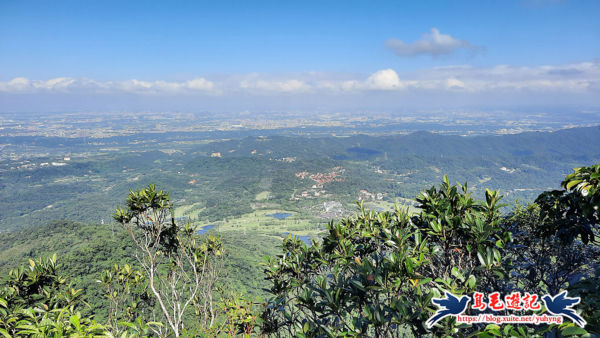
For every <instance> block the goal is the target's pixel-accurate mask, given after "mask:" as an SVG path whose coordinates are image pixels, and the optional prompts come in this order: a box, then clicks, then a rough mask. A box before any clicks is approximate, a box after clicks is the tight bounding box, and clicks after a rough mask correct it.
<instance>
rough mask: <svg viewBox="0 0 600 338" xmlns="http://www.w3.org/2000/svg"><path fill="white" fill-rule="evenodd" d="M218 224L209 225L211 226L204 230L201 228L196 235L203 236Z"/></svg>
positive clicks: (205, 227)
mask: <svg viewBox="0 0 600 338" xmlns="http://www.w3.org/2000/svg"><path fill="white" fill-rule="evenodd" d="M215 225H216V224H209V225H205V226H203V227H202V228H200V230H198V231H197V232H196V233H197V234H198V235H202V234H203V233H205V232H207V231H208V230H210V229H212V228H214V227H215Z"/></svg>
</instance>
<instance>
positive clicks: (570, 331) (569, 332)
mask: <svg viewBox="0 0 600 338" xmlns="http://www.w3.org/2000/svg"><path fill="white" fill-rule="evenodd" d="M560 333H561V334H562V335H563V336H574V335H581V334H586V333H588V332H587V331H586V330H584V329H582V328H580V327H578V326H569V327H567V328H565V329H564V330H561V331H560Z"/></svg>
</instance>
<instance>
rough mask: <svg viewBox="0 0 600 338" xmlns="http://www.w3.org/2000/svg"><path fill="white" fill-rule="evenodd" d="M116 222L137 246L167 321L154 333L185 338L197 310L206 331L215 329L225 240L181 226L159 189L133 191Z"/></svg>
mask: <svg viewBox="0 0 600 338" xmlns="http://www.w3.org/2000/svg"><path fill="white" fill-rule="evenodd" d="M114 219H115V220H116V221H117V222H119V223H121V224H122V225H123V227H124V228H125V229H126V230H127V232H128V233H129V235H130V236H131V239H132V240H133V242H134V243H135V245H136V247H137V251H136V259H137V261H138V263H139V264H140V266H141V268H142V271H143V273H144V275H145V278H146V279H147V281H148V288H149V290H150V293H151V294H152V296H153V297H154V299H155V300H156V302H157V304H158V308H159V313H160V314H161V315H162V316H161V317H162V319H163V320H164V322H165V323H166V324H165V326H164V327H156V328H154V330H156V332H157V333H160V334H162V335H165V334H167V332H171V333H172V334H173V335H175V336H180V335H181V334H182V333H183V331H184V330H185V325H184V319H185V316H186V313H187V312H188V310H189V309H191V308H192V307H195V309H196V313H197V314H198V315H199V316H200V318H201V320H200V324H199V325H200V326H201V328H208V327H211V326H212V325H213V324H214V322H215V317H216V313H215V304H214V300H213V299H214V298H213V291H214V288H215V284H216V281H217V279H218V278H219V275H220V272H221V271H220V270H221V267H222V258H223V256H224V252H223V245H222V242H221V241H220V240H219V239H218V238H216V237H213V236H207V237H205V238H204V240H201V239H200V237H199V236H198V235H196V234H195V231H194V229H192V227H191V225H190V224H189V223H186V224H185V226H183V227H180V226H179V225H178V224H177V223H176V222H175V217H174V214H173V206H172V204H171V202H170V198H169V194H168V193H166V192H163V191H162V190H156V187H155V186H154V185H149V186H148V187H147V188H145V189H142V190H138V191H130V193H129V196H128V197H127V201H126V209H122V208H120V207H118V208H117V211H116V213H115V215H114ZM153 321H155V320H153Z"/></svg>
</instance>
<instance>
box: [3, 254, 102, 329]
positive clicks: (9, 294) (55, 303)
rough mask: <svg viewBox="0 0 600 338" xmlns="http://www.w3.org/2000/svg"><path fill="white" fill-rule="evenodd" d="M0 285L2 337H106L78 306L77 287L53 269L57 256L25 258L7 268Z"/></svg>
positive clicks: (55, 266) (99, 326)
mask: <svg viewBox="0 0 600 338" xmlns="http://www.w3.org/2000/svg"><path fill="white" fill-rule="evenodd" d="M8 277H9V278H8V280H7V281H6V283H5V284H4V285H2V286H1V288H0V335H2V336H4V337H18V336H19V337H20V336H23V337H50V336H51V337H63V336H69V337H71V336H77V337H105V336H106V337H108V331H106V329H105V328H104V327H103V326H102V325H101V324H98V323H96V322H95V321H94V320H92V319H91V318H89V317H84V316H82V315H81V314H80V313H79V311H78V309H79V308H80V307H81V306H82V305H83V304H82V301H81V290H80V289H74V288H73V287H72V285H70V284H69V283H67V280H66V279H65V278H64V277H62V276H60V275H59V274H58V272H57V257H56V255H53V256H52V257H49V258H46V259H42V258H40V259H38V260H31V259H30V260H29V265H28V266H26V267H25V266H21V267H19V268H17V269H14V270H11V271H10V272H9V275H8Z"/></svg>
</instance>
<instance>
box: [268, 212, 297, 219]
mask: <svg viewBox="0 0 600 338" xmlns="http://www.w3.org/2000/svg"><path fill="white" fill-rule="evenodd" d="M266 216H267V217H273V218H276V219H286V218H288V217H290V216H292V214H290V213H289V212H277V213H274V214H270V215H266Z"/></svg>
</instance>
